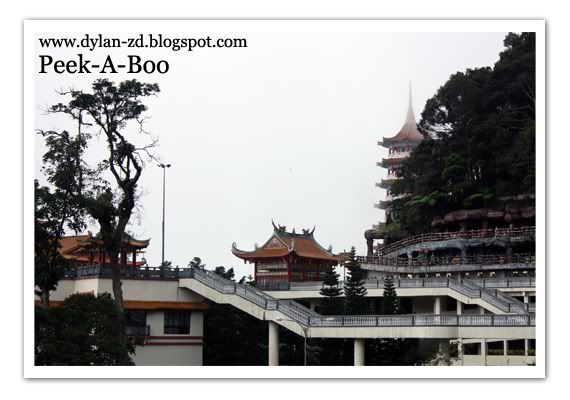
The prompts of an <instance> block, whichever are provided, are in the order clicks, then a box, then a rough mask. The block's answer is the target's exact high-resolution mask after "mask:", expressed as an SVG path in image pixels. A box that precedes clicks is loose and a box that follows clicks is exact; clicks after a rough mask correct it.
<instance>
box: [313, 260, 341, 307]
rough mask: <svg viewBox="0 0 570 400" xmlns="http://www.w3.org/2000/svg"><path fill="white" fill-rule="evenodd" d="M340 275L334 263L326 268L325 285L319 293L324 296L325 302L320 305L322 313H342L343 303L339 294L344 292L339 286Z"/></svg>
mask: <svg viewBox="0 0 570 400" xmlns="http://www.w3.org/2000/svg"><path fill="white" fill-rule="evenodd" d="M339 276H340V275H339V274H337V273H336V271H335V269H334V267H333V266H332V265H329V266H328V267H327V269H326V270H325V274H324V279H323V287H322V288H321V290H320V291H319V294H320V295H321V296H324V299H323V303H322V305H321V306H320V307H319V312H320V313H321V314H324V315H332V314H340V313H341V307H342V303H341V302H340V299H339V296H340V295H341V294H342V291H341V289H340V288H339V287H338V278H339Z"/></svg>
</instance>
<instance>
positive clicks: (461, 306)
mask: <svg viewBox="0 0 570 400" xmlns="http://www.w3.org/2000/svg"><path fill="white" fill-rule="evenodd" d="M461 314H463V303H462V302H460V301H459V300H457V315H461Z"/></svg>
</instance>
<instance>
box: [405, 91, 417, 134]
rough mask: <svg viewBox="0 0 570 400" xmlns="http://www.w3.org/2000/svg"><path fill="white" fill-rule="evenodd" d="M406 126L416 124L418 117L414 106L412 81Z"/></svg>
mask: <svg viewBox="0 0 570 400" xmlns="http://www.w3.org/2000/svg"><path fill="white" fill-rule="evenodd" d="M405 123H406V124H410V123H413V124H415V123H416V117H415V115H414V107H413V106H412V81H410V92H409V95H408V113H407V114H406V122H405Z"/></svg>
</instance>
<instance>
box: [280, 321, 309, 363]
mask: <svg viewBox="0 0 570 400" xmlns="http://www.w3.org/2000/svg"><path fill="white" fill-rule="evenodd" d="M275 321H291V322H296V323H297V324H298V325H299V326H300V327H301V329H302V330H303V339H304V357H303V365H304V366H305V367H306V366H307V334H308V333H309V327H308V326H307V327H304V326H303V325H301V323H300V322H299V321H295V320H294V319H283V318H275Z"/></svg>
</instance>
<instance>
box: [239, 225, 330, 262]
mask: <svg viewBox="0 0 570 400" xmlns="http://www.w3.org/2000/svg"><path fill="white" fill-rule="evenodd" d="M313 231H314V229H313ZM232 253H233V254H234V255H235V256H236V257H239V258H241V259H244V260H252V259H256V258H281V257H285V256H287V255H289V254H290V253H295V254H297V255H298V256H300V257H305V258H313V259H319V260H328V261H335V262H336V261H338V258H337V256H336V255H334V254H333V253H332V252H331V251H328V250H326V249H325V248H323V247H322V246H321V245H320V244H319V243H317V241H316V240H315V238H314V237H313V232H308V231H305V233H302V234H299V233H292V232H286V231H285V230H284V229H283V230H279V229H277V228H276V229H275V230H274V232H273V235H272V236H271V237H270V238H269V240H268V241H267V242H266V243H265V244H264V245H263V246H261V247H259V248H256V249H255V250H254V251H243V250H240V249H238V248H237V247H236V246H235V244H234V245H233V246H232Z"/></svg>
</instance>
